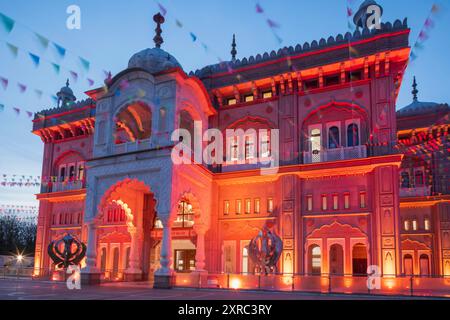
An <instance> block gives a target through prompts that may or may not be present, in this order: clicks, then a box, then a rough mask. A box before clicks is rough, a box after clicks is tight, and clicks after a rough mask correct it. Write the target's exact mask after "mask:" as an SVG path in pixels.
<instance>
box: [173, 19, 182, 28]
mask: <svg viewBox="0 0 450 320" xmlns="http://www.w3.org/2000/svg"><path fill="white" fill-rule="evenodd" d="M175 23H176V24H177V27H178V28H183V24H182V23H181V22H180V20H175Z"/></svg>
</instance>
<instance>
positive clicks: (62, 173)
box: [59, 166, 66, 182]
mask: <svg viewBox="0 0 450 320" xmlns="http://www.w3.org/2000/svg"><path fill="white" fill-rule="evenodd" d="M65 179H66V167H65V166H62V167H60V168H59V181H60V182H63V181H64V180H65Z"/></svg>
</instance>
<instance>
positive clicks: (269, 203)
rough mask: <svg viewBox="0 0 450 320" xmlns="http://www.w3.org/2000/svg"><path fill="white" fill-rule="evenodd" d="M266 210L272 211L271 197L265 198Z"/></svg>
mask: <svg viewBox="0 0 450 320" xmlns="http://www.w3.org/2000/svg"><path fill="white" fill-rule="evenodd" d="M267 212H268V213H272V212H273V199H272V198H269V199H267Z"/></svg>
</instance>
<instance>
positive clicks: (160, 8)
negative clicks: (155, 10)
mask: <svg viewBox="0 0 450 320" xmlns="http://www.w3.org/2000/svg"><path fill="white" fill-rule="evenodd" d="M158 7H159V10H161V14H162V15H163V16H165V15H166V14H167V9H166V8H164V7H163V5H162V4H161V3H159V2H158Z"/></svg>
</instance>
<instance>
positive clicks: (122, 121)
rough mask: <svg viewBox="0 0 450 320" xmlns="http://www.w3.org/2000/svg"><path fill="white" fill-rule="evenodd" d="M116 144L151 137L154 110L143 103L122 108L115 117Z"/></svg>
mask: <svg viewBox="0 0 450 320" xmlns="http://www.w3.org/2000/svg"><path fill="white" fill-rule="evenodd" d="M115 122H116V128H115V129H116V130H115V136H114V139H115V144H122V143H127V142H135V141H136V140H146V139H149V138H150V136H151V133H152V112H151V110H150V108H149V107H148V106H146V105H144V104H142V103H133V104H130V105H129V106H127V107H126V108H124V109H122V110H121V111H120V112H119V113H118V114H117V116H116V118H115Z"/></svg>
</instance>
